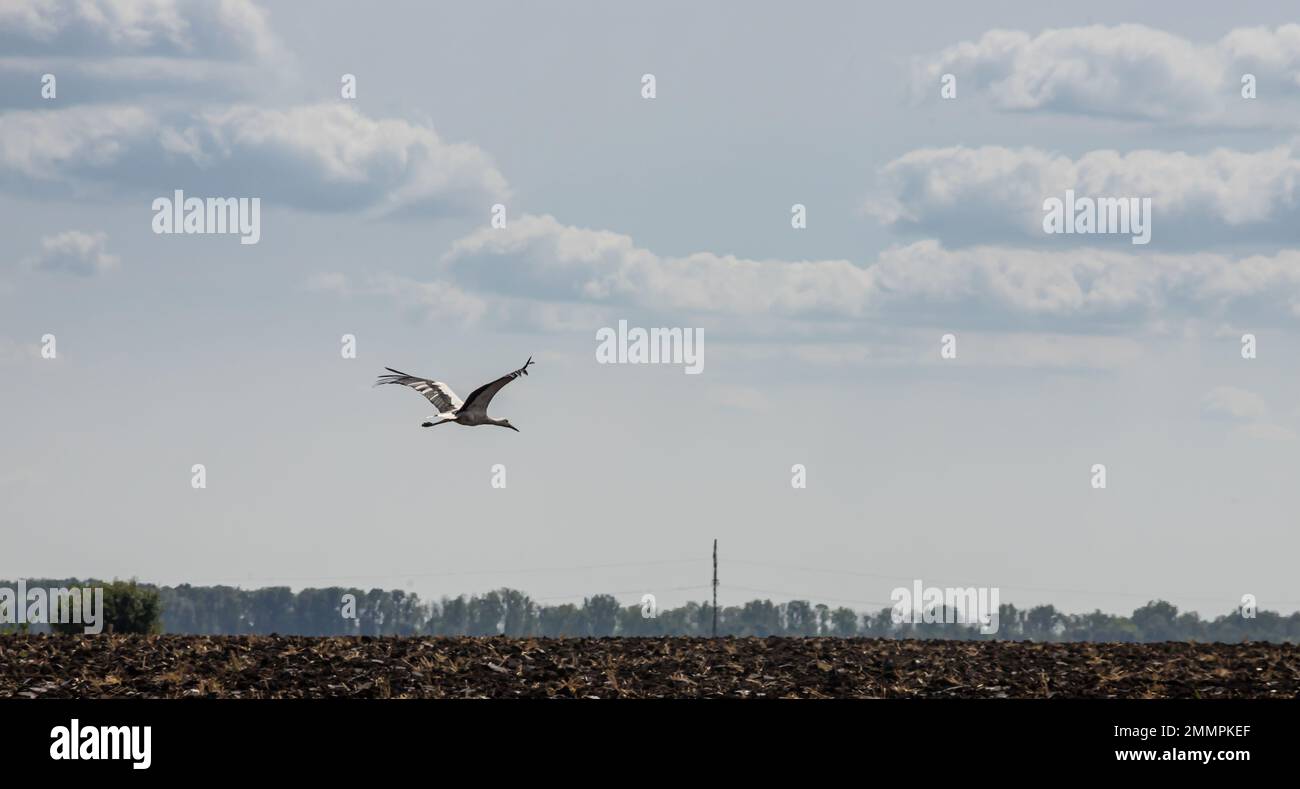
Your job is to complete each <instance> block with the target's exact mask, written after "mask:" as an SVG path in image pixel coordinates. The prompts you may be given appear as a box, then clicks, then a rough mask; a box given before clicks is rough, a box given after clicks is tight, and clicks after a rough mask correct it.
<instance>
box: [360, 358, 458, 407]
mask: <svg viewBox="0 0 1300 789" xmlns="http://www.w3.org/2000/svg"><path fill="white" fill-rule="evenodd" d="M384 369H385V370H387V371H389V372H390V373H392V375H381V376H379V380H378V381H375V386H379V385H380V384H401V385H402V386H409V387H411V388H412V389H414V390H415V391H417V392H419V393H420V394H422V395H424V396H425V398H427V399H428V401H429V402H430V403H433V407H434V408H436V409H438V413H439V414H447V413H452V412H455V411H459V410H460V409H461V406H463V405H464V403H463V402H461V399H460V398H459V397H457V396H456V393H455V392H453V391H451V387H450V386H447V385H446V384H444V383H440V382H438V381H430V380H429V379H428V378H418V377H416V376H414V375H408V374H407V373H404V372H401V371H399V370H394V369H393V368H391V367H385V368H384Z"/></svg>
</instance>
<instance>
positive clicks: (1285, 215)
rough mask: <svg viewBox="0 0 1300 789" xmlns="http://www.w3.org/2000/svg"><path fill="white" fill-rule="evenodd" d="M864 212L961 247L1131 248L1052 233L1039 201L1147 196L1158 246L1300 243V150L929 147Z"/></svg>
mask: <svg viewBox="0 0 1300 789" xmlns="http://www.w3.org/2000/svg"><path fill="white" fill-rule="evenodd" d="M881 189H882V196H881V197H879V198H877V199H874V200H872V201H871V202H870V204H869V205H868V210H869V211H870V212H871V213H873V214H874V215H875V216H877V217H878V218H879V219H880V220H881V221H883V222H885V223H886V224H888V225H889V226H891V227H893V228H895V229H897V230H903V231H916V232H922V233H925V234H928V235H934V236H937V237H939V238H941V239H943V240H945V241H952V242H957V243H979V242H984V243H989V242H996V241H1002V240H1010V241H1015V242H1026V241H1030V242H1035V243H1040V244H1049V245H1058V246H1059V245H1060V244H1064V243H1069V244H1075V243H1081V242H1083V241H1095V242H1103V241H1109V242H1111V243H1119V244H1125V245H1127V244H1129V243H1130V240H1129V237H1128V236H1120V235H1111V236H1100V235H1097V236H1082V235H1071V236H1064V235H1048V234H1046V233H1045V232H1044V231H1043V217H1044V210H1043V201H1044V200H1045V199H1047V198H1049V197H1056V198H1062V197H1063V196H1064V194H1065V191H1066V190H1067V189H1070V190H1073V191H1074V192H1075V194H1076V196H1077V197H1094V198H1096V197H1121V198H1124V197H1135V198H1144V197H1149V198H1151V211H1152V215H1153V220H1152V234H1151V235H1152V241H1151V243H1152V244H1153V245H1155V246H1192V245H1195V244H1206V243H1214V242H1228V241H1241V240H1246V241H1256V240H1261V239H1274V240H1287V241H1293V240H1296V239H1297V238H1300V148H1297V146H1296V145H1294V144H1286V145H1280V146H1277V147H1275V148H1270V149H1267V150H1262V151H1256V152H1240V151H1234V150H1229V149H1223V148H1219V149H1215V150H1212V151H1209V152H1207V153H1203V154H1195V155H1193V154H1187V153H1182V152H1176V151H1175V152H1166V151H1153V150H1139V151H1132V152H1129V153H1119V152H1118V151H1111V150H1102V151H1092V152H1089V153H1087V154H1084V155H1083V156H1081V157H1079V158H1078V159H1071V158H1069V157H1067V156H1062V155H1060V154H1054V153H1049V152H1047V151H1043V150H1039V149H1036V148H1015V149H1013V148H1004V147H1000V146H984V147H979V148H967V147H962V146H955V147H950V148H926V149H921V150H916V151H911V152H909V153H907V154H904V155H903V156H901V157H899V158H898V159H895V160H894V161H892V162H890V163H889V164H888V165H886V166H885V167H884V169H883V171H882V177H881Z"/></svg>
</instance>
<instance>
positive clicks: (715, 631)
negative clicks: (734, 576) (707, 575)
mask: <svg viewBox="0 0 1300 789" xmlns="http://www.w3.org/2000/svg"><path fill="white" fill-rule="evenodd" d="M713 637H714V638H717V637H718V538H717V537H714V538H713Z"/></svg>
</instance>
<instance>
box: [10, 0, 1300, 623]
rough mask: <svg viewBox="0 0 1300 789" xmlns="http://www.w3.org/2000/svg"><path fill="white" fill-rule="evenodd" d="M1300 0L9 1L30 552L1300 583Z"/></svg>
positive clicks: (18, 500) (699, 584)
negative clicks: (248, 232)
mask: <svg viewBox="0 0 1300 789" xmlns="http://www.w3.org/2000/svg"><path fill="white" fill-rule="evenodd" d="M1287 11H1288V5H1287V4H1284V3H1238V4H1233V5H1231V6H1227V5H1223V6H1219V7H1208V6H1207V7H1205V8H1199V9H1198V11H1197V13H1196V14H1187V13H1185V12H1184V10H1183V9H1182V7H1181V5H1180V4H1178V3H1172V2H1161V3H1148V4H1143V5H1142V6H1141V7H1138V8H1135V7H1133V6H1132V4H1131V3H1118V2H1114V3H1112V2H1097V3H1089V4H1087V7H1086V8H1079V9H1075V8H1065V7H1052V6H1051V5H1048V4H1041V3H1031V2H994V3H981V4H979V6H978V7H975V6H971V5H969V4H959V3H952V4H943V5H939V6H931V5H928V4H927V5H917V4H912V5H904V6H894V7H890V8H884V7H881V6H877V5H875V4H858V3H847V2H811V3H806V4H800V5H799V6H797V7H792V6H790V5H789V4H778V3H769V2H743V3H742V2H718V3H708V4H698V3H675V2H661V3H654V4H630V3H627V4H624V3H618V4H615V3H597V2H591V3H585V2H559V3H547V4H536V3H525V2H481V3H473V4H453V3H436V4H435V3H422V2H401V3H399V2H379V3H366V4H355V3H342V2H319V3H311V4H302V3H287V2H286V3H275V2H259V3H255V2H250V1H249V0H225V1H224V2H219V3H218V2H213V3H181V2H174V1H173V0H118V1H117V2H107V0H79V1H78V2H72V1H71V0H51V1H49V2H30V1H29V2H13V1H12V0H0V217H2V219H0V222H3V227H4V230H5V232H4V233H0V424H2V425H3V428H2V433H3V441H0V577H10V578H13V577H98V578H112V577H118V578H130V577H135V578H139V579H141V580H145V581H150V582H156V583H164V584H175V583H182V582H189V583H195V584H211V583H229V584H237V585H241V586H244V587H258V586H267V585H277V584H283V585H289V586H292V587H294V588H303V587H306V586H329V585H346V586H361V587H363V588H370V587H382V588H403V589H407V590H410V591H414V592H418V593H419V594H420V595H421V596H425V597H438V596H441V595H456V594H459V593H475V592H483V591H486V590H489V589H493V588H498V587H501V586H510V587H514V588H519V589H522V590H524V591H526V592H528V593H530V594H531V595H532V596H533V598H534V599H535V600H538V601H540V602H544V603H559V602H578V601H580V600H581V599H582V597H583V596H589V595H592V594H595V593H600V592H606V593H613V594H615V596H617V597H618V598H619V599H620V600H621V601H623V602H624V603H629V604H630V603H633V602H636V601H639V600H640V599H641V596H642V595H643V594H653V595H655V597H656V599H657V602H658V605H659V606H661V607H662V606H673V605H678V604H680V603H682V602H683V601H685V600H688V599H691V600H703V599H705V598H706V596H707V595H708V594H709V589H708V585H709V581H710V573H711V559H710V551H711V547H712V541H713V540H714V539H717V540H718V541H719V576H720V581H721V584H720V588H719V602H720V603H722V604H724V605H729V604H738V603H741V602H744V601H746V600H749V599H753V598H756V597H763V598H770V599H773V600H778V601H780V600H788V599H792V598H798V599H810V600H812V601H814V602H824V603H827V604H829V605H832V606H837V605H845V606H849V607H853V608H856V609H858V610H862V611H866V610H877V609H879V608H882V607H886V606H888V605H889V602H890V594H891V590H892V589H894V588H895V587H898V586H907V587H909V588H910V587H911V585H912V581H913V580H916V579H919V580H921V581H922V582H923V583H924V584H925V585H927V586H957V585H960V586H968V585H976V586H989V587H997V588H998V589H999V590H1000V596H1001V600H1002V602H1012V603H1015V604H1016V605H1018V606H1024V605H1035V604H1041V603H1052V604H1054V605H1056V606H1057V607H1058V608H1060V609H1062V610H1065V611H1070V612H1078V611H1090V610H1093V609H1098V608H1099V609H1101V610H1104V611H1111V612H1117V613H1127V612H1130V611H1131V610H1132V609H1133V608H1135V607H1137V606H1139V605H1141V604H1143V603H1145V602H1146V601H1148V600H1150V599H1155V598H1161V599H1166V600H1169V601H1171V602H1173V603H1175V604H1176V605H1178V606H1179V607H1180V608H1183V609H1193V610H1197V611H1200V612H1201V613H1202V614H1204V615H1211V616H1214V615H1219V614H1223V613H1228V612H1229V611H1231V610H1233V609H1234V608H1235V607H1237V606H1238V605H1240V602H1241V599H1242V596H1243V595H1245V594H1251V595H1254V596H1255V598H1256V599H1257V600H1258V605H1259V607H1260V608H1261V609H1268V610H1276V611H1281V612H1284V613H1289V612H1291V611H1295V610H1297V609H1300V590H1297V589H1294V588H1293V586H1294V584H1293V579H1294V577H1295V576H1294V565H1295V556H1296V555H1297V553H1298V552H1300V529H1297V526H1296V521H1295V513H1296V512H1297V511H1298V510H1300V486H1297V485H1296V484H1295V469H1296V467H1297V461H1300V442H1298V441H1297V432H1298V431H1300V378H1298V377H1297V375H1296V374H1295V370H1296V369H1297V361H1300V353H1298V352H1297V350H1296V347H1297V346H1296V342H1297V340H1298V339H1300V251H1298V250H1297V248H1296V247H1297V239H1298V237H1300V230H1297V228H1300V142H1298V140H1297V136H1296V131H1295V130H1296V129H1297V128H1300V126H1298V124H1300V25H1297V24H1295V23H1294V22H1293V21H1291V20H1290V19H1288V15H1287ZM47 74H48V75H53V77H54V82H53V87H54V90H53V95H52V96H48V97H47V96H46V95H44V94H45V93H49V92H50V91H49V90H48V89H47V84H46V83H47V80H46V79H45V75H47ZM344 75H352V76H353V77H354V78H355V97H351V96H345V95H344V93H345V91H344V83H345V79H344ZM646 75H653V86H654V95H653V97H652V98H649V97H647V95H646V90H647V86H646V80H645V77H646ZM946 75H950V76H951V80H949V79H948V78H947V76H946ZM1245 75H1251V77H1252V80H1251V87H1252V88H1253V91H1254V97H1253V98H1247V97H1246V96H1245V95H1244V92H1247V91H1246V87H1245V85H1244V84H1243V77H1244V76H1245ZM946 84H951V85H952V86H953V87H954V88H955V95H952V96H951V97H950V98H945V97H944V95H943V89H944V86H945V85H946ZM176 190H183V192H184V193H185V195H186V196H196V197H201V198H215V197H238V198H250V199H251V198H257V199H258V200H259V205H260V238H259V240H258V242H257V243H255V244H242V243H240V239H239V237H238V236H236V235H230V234H225V235H222V234H183V233H173V234H166V233H155V232H154V219H155V210H154V209H153V203H154V201H155V199H157V198H160V197H171V196H172V195H173V193H174V192H175V191H176ZM1067 190H1071V191H1073V192H1075V193H1076V194H1077V195H1079V196H1094V197H1108V198H1124V199H1129V198H1132V199H1134V200H1138V201H1140V200H1143V199H1149V200H1150V206H1151V208H1150V215H1149V217H1150V223H1151V224H1150V228H1151V238H1150V242H1149V243H1147V244H1134V243H1132V238H1131V236H1129V235H1123V234H1108V235H1100V234H1098V235H1080V234H1070V235H1062V234H1049V233H1046V232H1044V228H1043V218H1044V210H1043V203H1044V201H1045V200H1047V199H1049V198H1053V197H1057V198H1064V196H1065V193H1066V191H1067ZM796 205H800V206H803V207H804V211H805V216H806V227H795V226H794V224H795V223H794V222H793V221H792V219H793V214H792V211H793V208H792V207H793V206H796ZM494 206H501V207H502V209H503V211H504V218H505V222H504V227H498V226H494V224H493V216H494V209H493V207H494ZM619 321H627V322H628V324H629V325H630V326H633V327H646V328H650V327H664V328H681V329H692V330H697V331H702V336H703V338H704V341H703V349H704V357H703V370H702V372H700V373H699V374H695V375H688V374H685V372H684V370H683V366H682V365H674V364H656V365H650V364H643V365H638V364H602V363H600V362H599V361H598V359H597V354H596V351H597V346H598V342H597V339H596V337H597V333H598V332H599V331H600V330H601V329H602V328H606V327H617V326H618V325H619ZM949 334H951V335H952V337H953V338H954V339H955V348H956V356H955V358H944V356H943V355H942V353H941V351H942V347H943V340H942V338H943V337H944V336H945V335H949ZM1246 334H1250V335H1253V336H1254V338H1255V355H1254V358H1244V356H1243V339H1242V338H1243V335H1246ZM47 335H53V336H54V354H53V357H54V358H46V356H47V355H49V353H48V351H49V348H48V345H49V343H48V342H47V340H46V339H44V338H45V337H46V336H47ZM345 335H351V336H352V337H354V338H355V347H356V353H355V358H346V357H345V355H344V354H343V353H342V347H343V337H344V336H345ZM530 356H531V357H532V358H533V359H534V360H535V361H536V364H535V365H534V366H533V367H531V368H530V374H529V376H528V377H527V378H520V379H518V380H517V381H515V382H512V383H511V384H510V386H509V387H507V388H506V389H504V390H503V391H502V392H501V393H500V394H499V395H498V396H497V397H496V399H495V400H493V402H492V407H491V413H492V415H493V416H495V417H498V418H501V417H505V418H508V419H510V421H511V422H512V423H513V424H514V425H515V426H517V427H518V428H519V432H514V431H509V430H502V429H499V428H495V427H490V426H482V427H474V428H469V427H464V426H459V425H449V426H442V427H438V428H436V429H423V428H421V427H420V423H421V422H422V421H423V420H424V419H426V418H427V417H428V416H429V415H430V414H431V413H432V411H433V409H432V408H431V407H430V405H429V404H428V403H427V402H425V401H424V400H422V399H421V398H420V397H419V395H418V394H417V393H416V392H413V391H408V390H405V389H402V388H399V387H381V388H374V387H373V386H372V384H373V382H374V380H375V378H376V376H377V375H378V374H380V373H383V372H384V368H385V367H394V368H396V369H399V370H403V371H406V372H411V373H413V374H415V375H419V376H424V377H428V378H432V379H436V380H439V381H443V382H446V383H447V384H449V385H450V386H451V387H452V388H453V389H454V390H455V391H456V392H457V393H458V394H459V395H460V396H461V397H462V398H463V397H465V396H466V395H467V394H468V393H469V392H470V391H471V390H473V389H474V388H476V387H477V386H479V385H480V384H482V383H485V382H487V381H490V380H492V379H494V378H496V377H498V376H500V375H503V374H505V373H507V372H509V371H511V370H514V369H516V368H518V367H519V366H520V365H522V364H523V363H524V361H525V359H527V358H528V357H530ZM196 464H198V465H202V466H203V469H204V474H205V479H204V482H205V486H204V487H198V488H196V487H195V482H194V476H195V474H194V471H193V469H194V466H195V465H196ZM1097 464H1101V465H1104V466H1105V470H1106V484H1105V487H1104V488H1098V487H1095V486H1094V482H1095V476H1096V475H1095V472H1094V466H1096V465H1097ZM796 465H801V466H802V467H803V469H804V471H805V473H806V487H796V486H795V485H794V484H793V481H794V477H795V476H796V474H795V472H794V470H793V469H794V467H795V466H796ZM495 466H503V467H504V469H505V486H504V487H497V486H494V484H493V482H494V480H496V481H498V482H499V480H500V475H499V474H498V473H497V472H494V470H493V469H494V467H495Z"/></svg>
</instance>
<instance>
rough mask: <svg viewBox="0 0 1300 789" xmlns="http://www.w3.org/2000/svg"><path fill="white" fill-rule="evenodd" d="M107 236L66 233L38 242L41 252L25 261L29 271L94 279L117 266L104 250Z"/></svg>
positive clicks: (114, 256)
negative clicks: (29, 267) (32, 269)
mask: <svg viewBox="0 0 1300 789" xmlns="http://www.w3.org/2000/svg"><path fill="white" fill-rule="evenodd" d="M107 243H108V234H106V233H83V232H81V231H80V230H68V231H66V232H63V233H59V234H58V235H54V236H47V237H45V238H43V239H41V251H40V252H39V253H37V254H36V256H35V257H32V258H30V259H29V260H28V261H27V262H28V265H29V266H31V267H32V268H35V269H39V270H41V271H50V272H55V273H61V274H72V275H75V276H78V277H93V276H95V275H97V274H103V273H106V272H109V271H112V270H114V269H116V268H117V267H118V263H119V262H120V259H119V258H118V256H117V255H110V254H109V253H108V250H107V248H106V247H107Z"/></svg>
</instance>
